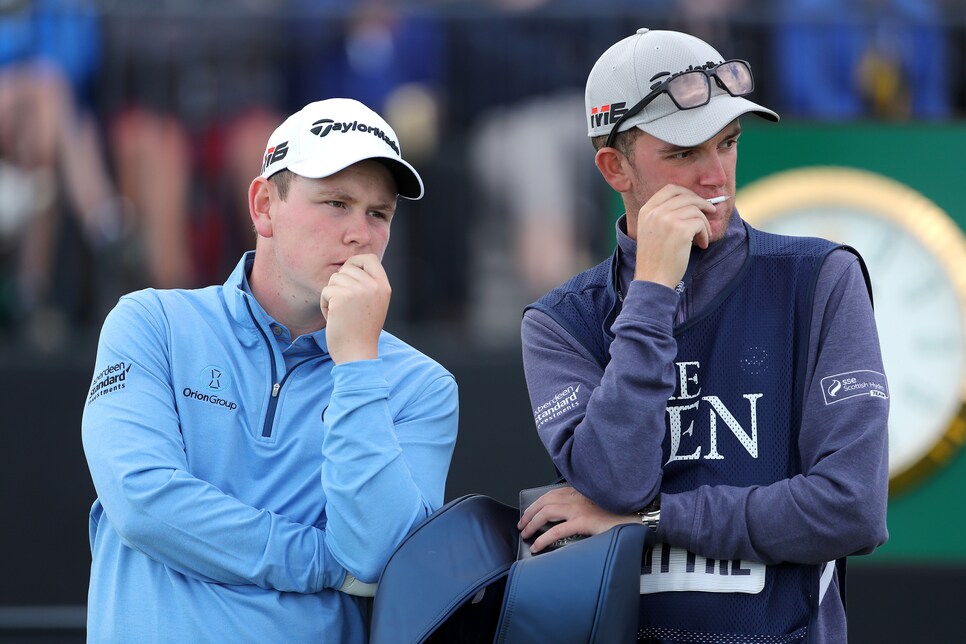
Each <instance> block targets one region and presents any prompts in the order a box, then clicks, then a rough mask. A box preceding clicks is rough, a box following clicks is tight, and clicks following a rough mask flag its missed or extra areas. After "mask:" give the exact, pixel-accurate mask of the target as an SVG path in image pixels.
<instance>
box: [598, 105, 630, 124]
mask: <svg viewBox="0 0 966 644" xmlns="http://www.w3.org/2000/svg"><path fill="white" fill-rule="evenodd" d="M626 111H627V103H626V102H625V101H621V102H620V103H611V104H609V105H601V106H600V107H592V108H590V127H592V128H595V127H600V126H601V125H610V124H611V123H616V122H617V121H618V119H620V117H622V116H623V115H624V112H626Z"/></svg>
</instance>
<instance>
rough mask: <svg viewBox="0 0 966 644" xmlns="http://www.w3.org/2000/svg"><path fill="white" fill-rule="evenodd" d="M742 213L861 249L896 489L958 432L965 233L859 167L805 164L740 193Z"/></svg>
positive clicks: (965, 373) (757, 222)
mask: <svg viewBox="0 0 966 644" xmlns="http://www.w3.org/2000/svg"><path fill="white" fill-rule="evenodd" d="M736 203H737V204H738V209H739V211H740V212H741V215H742V217H743V218H744V219H745V220H747V221H748V222H749V223H750V224H752V225H753V226H755V227H758V228H761V229H763V230H767V231H770V232H775V233H780V234H786V235H806V236H813V237H824V238H825V239H830V240H832V241H836V242H841V243H844V244H848V245H849V246H852V247H853V248H855V249H856V250H857V251H858V252H859V253H860V254H861V255H862V257H863V259H864V260H865V262H866V266H867V267H868V270H869V274H870V276H871V281H872V290H873V301H874V304H875V317H876V325H877V326H878V330H879V340H880V345H881V347H882V358H883V362H884V365H885V372H886V377H887V378H888V381H889V389H890V395H891V401H890V410H889V478H890V487H891V488H892V489H893V490H895V489H896V488H901V487H905V486H907V485H909V484H910V483H912V482H913V481H915V480H918V479H919V478H921V477H922V475H923V474H925V473H926V472H928V471H929V470H930V469H932V468H934V467H936V466H937V465H940V464H942V463H944V462H946V461H947V460H948V459H949V457H950V456H951V455H952V454H953V453H954V452H955V449H956V448H958V446H959V445H961V444H962V442H963V440H964V438H966V436H964V434H966V431H964V429H966V407H964V401H966V237H964V236H963V233H962V231H960V230H959V228H958V227H957V226H956V224H955V223H954V222H953V221H952V220H951V219H950V218H949V217H948V216H947V215H946V214H945V213H943V212H942V211H941V210H940V209H939V208H938V207H937V206H935V204H933V203H932V202H930V201H928V200H927V199H926V198H925V197H923V196H922V195H920V194H918V193H916V192H914V191H913V190H911V189H910V188H908V187H906V186H904V185H903V184H900V183H898V182H895V181H893V180H891V179H887V178H885V177H882V176H880V175H875V174H872V173H869V172H866V171H860V170H854V169H847V168H806V169H801V170H793V171H790V172H786V173H782V174H779V175H775V176H773V177H770V178H766V179H763V180H761V181H759V182H756V183H755V184H752V185H750V186H748V187H747V188H745V189H743V190H741V191H739V193H738V195H737V199H736Z"/></svg>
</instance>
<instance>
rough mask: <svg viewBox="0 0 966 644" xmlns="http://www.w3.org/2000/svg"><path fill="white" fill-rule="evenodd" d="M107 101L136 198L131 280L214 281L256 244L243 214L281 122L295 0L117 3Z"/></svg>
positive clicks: (131, 205)
mask: <svg viewBox="0 0 966 644" xmlns="http://www.w3.org/2000/svg"><path fill="white" fill-rule="evenodd" d="M104 6H105V10H106V11H107V18H108V21H107V25H106V33H107V38H106V40H107V47H108V54H109V55H108V57H107V62H106V65H105V79H106V80H105V103H106V104H107V110H108V112H109V114H110V127H109V134H110V143H111V151H112V153H113V158H114V161H115V171H116V176H117V181H118V185H119V188H120V190H121V192H122V194H123V195H124V197H125V199H126V202H127V209H126V211H127V213H128V215H129V217H128V220H127V221H126V230H125V232H126V235H125V236H126V242H127V243H126V248H127V252H126V255H125V258H126V263H125V270H126V275H127V282H126V284H125V287H126V290H132V289H135V288H139V287H142V286H155V287H160V288H172V287H186V286H192V285H197V284H202V283H207V282H210V281H211V280H212V279H215V278H216V276H219V275H221V274H223V272H224V271H225V270H226V269H228V268H229V267H230V266H231V264H232V262H233V261H234V258H235V257H237V254H238V253H239V252H241V251H242V250H246V249H248V248H251V245H252V243H253V236H252V233H251V226H250V223H249V222H247V221H245V220H243V219H241V218H239V217H238V215H237V213H239V212H244V211H245V208H244V203H242V201H241V197H240V195H244V194H245V190H246V188H247V185H248V183H249V181H250V179H251V175H252V173H254V172H255V171H256V170H257V167H255V166H253V165H252V164H253V163H255V162H254V161H253V159H258V158H259V157H260V155H261V152H262V145H263V144H264V142H265V140H266V139H267V138H268V135H269V134H270V133H271V132H272V130H273V129H274V128H275V127H276V126H277V125H278V124H279V123H280V122H281V120H282V116H281V114H282V112H281V108H282V107H283V105H284V102H285V100H284V99H285V93H284V89H285V88H284V81H283V78H282V73H281V71H280V69H281V62H282V60H281V56H282V54H283V51H282V48H283V47H284V45H285V38H284V35H283V28H284V16H285V11H286V8H287V6H288V3H287V2H286V0H259V1H258V2H255V1H254V0H242V1H237V0H210V1H207V2H204V3H200V4H199V3H197V2H193V1H189V0H162V1H161V2H158V1H156V0H124V1H123V2H121V1H120V0H118V1H117V2H113V1H108V2H106V3H105V5H104Z"/></svg>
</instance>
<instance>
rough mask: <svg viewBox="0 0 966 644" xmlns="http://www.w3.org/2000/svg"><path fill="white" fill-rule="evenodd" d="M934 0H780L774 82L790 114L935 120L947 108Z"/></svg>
mask: <svg viewBox="0 0 966 644" xmlns="http://www.w3.org/2000/svg"><path fill="white" fill-rule="evenodd" d="M939 4H940V2H939V1H938V0H783V2H782V3H781V4H780V5H779V7H778V21H777V23H776V26H775V34H774V51H775V58H776V63H775V80H776V82H777V84H778V85H779V94H778V97H779V100H780V102H781V105H780V107H781V108H783V109H784V111H785V113H786V114H788V115H789V116H801V117H814V118H823V119H854V118H861V117H867V116H868V117H876V118H886V119H909V118H917V119H939V118H945V117H948V116H949V115H950V113H951V109H952V106H951V86H952V82H951V80H950V75H949V71H950V67H949V61H948V60H947V43H946V36H945V33H946V30H945V28H944V26H943V24H942V22H941V19H942V16H941V12H940V7H939Z"/></svg>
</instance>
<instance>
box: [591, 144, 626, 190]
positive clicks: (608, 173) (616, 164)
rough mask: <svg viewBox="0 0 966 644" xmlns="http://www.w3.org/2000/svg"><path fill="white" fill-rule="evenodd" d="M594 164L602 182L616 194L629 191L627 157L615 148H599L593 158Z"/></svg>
mask: <svg viewBox="0 0 966 644" xmlns="http://www.w3.org/2000/svg"><path fill="white" fill-rule="evenodd" d="M594 163H596V164H597V169H598V170H600V173H601V175H603V177H604V181H606V182H607V184H608V185H609V186H610V187H611V188H613V189H614V190H616V191H617V192H621V193H623V192H628V191H629V190H630V189H631V179H630V177H629V176H628V170H629V163H628V161H627V157H625V156H624V155H623V154H621V153H620V152H619V151H618V150H617V149H616V148H601V149H599V150H597V154H596V155H595V156H594Z"/></svg>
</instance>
